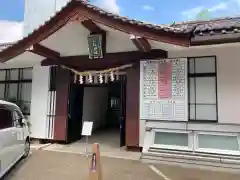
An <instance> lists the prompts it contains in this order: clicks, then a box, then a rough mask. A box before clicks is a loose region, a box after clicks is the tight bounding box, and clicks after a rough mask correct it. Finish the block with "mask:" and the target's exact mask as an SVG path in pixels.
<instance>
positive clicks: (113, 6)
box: [0, 0, 240, 24]
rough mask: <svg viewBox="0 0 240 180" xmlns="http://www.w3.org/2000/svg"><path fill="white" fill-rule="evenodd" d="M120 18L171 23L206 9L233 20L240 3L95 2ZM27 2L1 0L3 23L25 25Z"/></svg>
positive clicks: (202, 0)
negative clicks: (20, 22)
mask: <svg viewBox="0 0 240 180" xmlns="http://www.w3.org/2000/svg"><path fill="white" fill-rule="evenodd" d="M92 2H93V3H95V4H97V5H99V6H101V7H103V8H106V9H108V10H110V11H117V12H118V13H120V15H123V16H129V17H131V18H135V19H139V20H143V21H147V22H153V23H158V24H159V23H163V24H164V23H171V22H173V21H185V20H191V19H194V18H195V17H196V14H198V12H200V11H201V10H203V9H206V8H207V9H209V10H210V13H211V14H210V16H211V17H217V16H232V15H237V14H238V12H240V0H147V1H146V0H92ZM23 12H24V0H0V20H10V21H22V20H23Z"/></svg>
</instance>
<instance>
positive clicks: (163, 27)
mask: <svg viewBox="0 0 240 180" xmlns="http://www.w3.org/2000/svg"><path fill="white" fill-rule="evenodd" d="M75 1H79V2H81V3H82V4H83V5H85V6H86V7H87V8H90V9H93V10H94V11H97V12H98V13H100V14H104V15H107V16H109V17H111V18H113V19H118V20H121V21H122V22H127V23H131V24H136V25H138V26H146V27H148V28H152V29H156V30H164V31H171V32H174V33H183V32H184V29H182V28H178V27H172V26H170V25H164V24H151V23H145V22H143V21H138V20H136V19H130V18H128V17H123V16H119V15H117V14H113V13H110V12H107V11H105V10H103V9H101V8H99V7H97V6H94V5H92V4H90V3H89V2H87V1H82V0H75Z"/></svg>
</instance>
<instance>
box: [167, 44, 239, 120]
mask: <svg viewBox="0 0 240 180" xmlns="http://www.w3.org/2000/svg"><path fill="white" fill-rule="evenodd" d="M239 50H240V46H236V45H235V46H234V45H232V46H230V45H229V46H225V47H224V46H218V47H215V48H213V47H209V48H201V49H197V48H191V49H189V50H182V51H175V52H169V57H170V58H171V57H194V56H212V55H216V56H217V93H218V99H217V100H218V122H219V123H234V124H240V111H239V106H240V80H239V77H240V59H239V56H240V51H239Z"/></svg>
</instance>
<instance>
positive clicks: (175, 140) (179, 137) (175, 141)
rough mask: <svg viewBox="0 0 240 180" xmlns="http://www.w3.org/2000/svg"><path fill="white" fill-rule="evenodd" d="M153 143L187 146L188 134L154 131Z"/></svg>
mask: <svg viewBox="0 0 240 180" xmlns="http://www.w3.org/2000/svg"><path fill="white" fill-rule="evenodd" d="M154 144H163V145H173V146H188V134H187V133H175V132H174V133H173V132H156V134H155V139H154Z"/></svg>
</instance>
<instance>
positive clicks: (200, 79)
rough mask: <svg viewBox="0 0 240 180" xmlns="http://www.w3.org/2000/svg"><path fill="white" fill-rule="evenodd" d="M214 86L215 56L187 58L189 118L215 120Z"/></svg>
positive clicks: (215, 83) (215, 84)
mask: <svg viewBox="0 0 240 180" xmlns="http://www.w3.org/2000/svg"><path fill="white" fill-rule="evenodd" d="M216 86H217V82H216V58H215V57H197V58H189V59H188V89H189V97H188V104H189V120H193V121H199V120H200V121H217V87H216Z"/></svg>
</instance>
